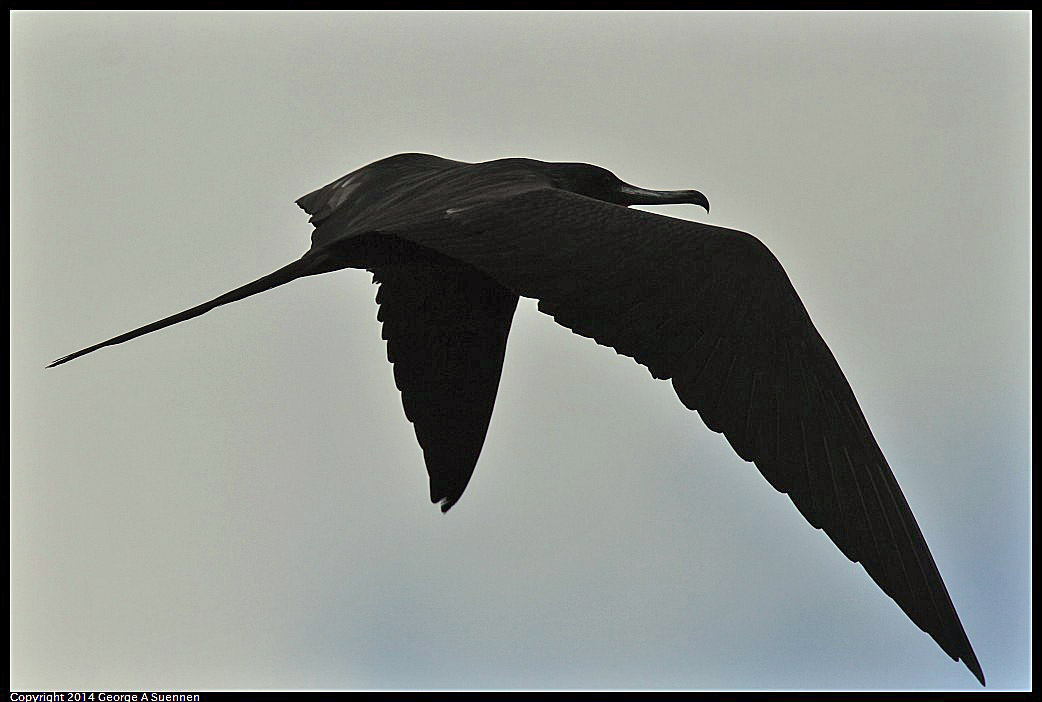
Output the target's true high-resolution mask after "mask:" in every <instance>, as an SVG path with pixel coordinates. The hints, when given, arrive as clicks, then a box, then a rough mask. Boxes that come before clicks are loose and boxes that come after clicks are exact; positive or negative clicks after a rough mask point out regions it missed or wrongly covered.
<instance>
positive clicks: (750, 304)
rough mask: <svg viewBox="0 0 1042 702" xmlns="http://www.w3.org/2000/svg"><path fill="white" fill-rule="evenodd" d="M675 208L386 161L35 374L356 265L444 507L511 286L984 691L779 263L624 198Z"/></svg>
mask: <svg viewBox="0 0 1042 702" xmlns="http://www.w3.org/2000/svg"><path fill="white" fill-rule="evenodd" d="M670 203H690V204H695V205H700V206H702V207H703V208H705V210H706V212H708V211H709V202H708V200H707V199H706V197H705V196H704V195H702V193H700V192H698V191H696V190H674V191H655V190H645V189H643V188H638V187H635V186H632V185H629V184H627V183H624V182H623V181H621V180H619V179H618V178H617V177H616V176H615V175H614V174H613V173H611V172H610V171H608V170H605V169H604V168H600V167H598V166H593V165H589V164H584V163H547V162H543V161H536V160H532V159H524V158H507V159H499V160H495V161H488V162H484V163H465V162H461V161H452V160H449V159H445V158H440V157H437V156H431V155H426V154H398V155H396V156H391V157H388V158H385V159H382V160H379V161H376V162H374V163H371V164H369V165H367V166H364V167H363V168H360V169H358V170H356V171H353V172H351V173H349V174H347V175H345V176H344V177H342V178H340V179H338V180H335V181H333V182H332V183H330V184H329V185H326V186H325V187H323V188H320V189H318V190H315V191H314V192H312V193H309V194H307V195H305V196H303V197H302V198H300V199H299V200H297V204H298V205H299V206H300V207H301V208H302V209H303V210H304V211H305V212H307V213H308V214H309V215H311V219H310V222H311V223H312V224H313V225H314V231H313V232H312V235H311V248H310V250H309V251H308V252H307V253H305V254H304V255H303V256H302V257H301V258H300V259H299V260H297V261H294V262H293V263H290V264H289V265H287V266H284V267H283V268H280V269H279V270H277V271H275V272H274V273H271V274H269V275H266V276H264V277H262V278H259V279H258V280H255V281H253V282H252V283H248V284H247V285H244V286H242V287H240V288H237V289H235V290H232V291H231V292H228V293H225V294H224V295H221V296H220V297H217V298H215V299H213V300H211V301H209V302H206V303H203V304H201V305H198V306H196V307H193V308H191V309H188V310H185V311H183V312H179V313H178V314H175V315H172V316H170V317H167V318H165V319H162V320H159V321H157V322H153V323H152V324H148V325H146V326H143V327H140V328H138V329H135V330H133V331H130V332H127V333H126V334H122V335H120V336H117V337H114V338H112V339H109V340H108V341H104V342H102V343H99V344H95V345H94V346H90V347H88V348H85V349H83V350H81V351H77V352H76V353H73V354H70V355H68V356H65V357H63V358H60V359H58V360H56V361H54V362H53V363H51V364H50V366H49V367H51V366H57V365H60V364H62V363H65V362H67V361H71V360H72V359H74V358H77V357H79V356H82V355H84V354H87V353H90V352H92V351H95V350H97V349H100V348H102V347H104V346H112V345H114V344H120V343H123V342H124V341H128V340H130V339H133V338H135V337H138V336H141V335H142V334H147V333H149V332H153V331H156V330H158V329H162V328H164V327H167V326H170V325H171V324H176V323H177V322H182V321H184V320H186V319H191V318H192V317H196V316H198V315H201V314H203V313H204V312H208V311H209V310H212V309H214V308H215V307H219V306H221V305H225V304H228V303H229V302H235V301H236V300H241V299H243V298H245V297H248V296H250V295H254V294H256V293H259V292H262V291H264V290H268V289H270V288H274V287H276V286H279V285H283V284H284V283H288V282H290V281H291V280H295V279H297V278H301V277H304V276H310V275H316V274H319V273H328V272H331V271H336V270H340V269H343V268H359V269H365V270H368V271H370V272H371V273H372V274H373V280H374V282H376V283H379V285H380V288H379V292H378V293H377V298H376V299H377V303H378V304H379V313H378V319H379V320H380V321H381V322H382V323H383V334H382V335H383V338H384V339H386V340H387V357H388V360H389V361H390V362H391V363H392V364H393V366H394V378H395V383H396V385H397V386H398V388H399V390H401V393H402V403H403V405H404V408H405V416H406V417H407V418H408V419H409V421H410V422H412V423H413V425H414V428H415V431H416V438H417V439H418V440H419V444H420V446H421V448H422V449H423V455H424V460H425V462H426V466H427V472H428V474H429V476H430V494H431V501H432V502H435V503H440V506H441V509H442V511H443V512H444V511H447V510H448V509H449V508H450V507H452V505H454V504H455V503H456V501H457V500H459V498H460V496H461V495H462V494H463V491H464V489H465V488H466V486H467V482H468V481H469V480H470V477H471V474H472V473H473V471H474V467H475V465H476V464H477V460H478V455H479V454H480V452H481V447H482V445H483V443H484V441H485V435H486V433H487V431H488V426H489V420H490V418H491V416H492V407H493V404H494V403H495V399H496V393H497V390H498V387H499V379H500V374H501V372H502V368H503V358H504V353H505V350H506V343H507V335H508V333H509V331H510V324H511V320H512V318H513V315H514V310H515V307H516V306H517V302H518V298H519V296H522V295H523V296H525V297H531V298H535V299H537V300H538V301H539V309H540V310H541V311H542V312H545V313H547V314H549V315H551V316H552V317H553V318H554V319H555V320H556V321H557V322H558V323H560V324H562V325H564V326H565V327H567V328H569V329H571V330H572V331H574V332H575V333H577V334H579V335H582V336H586V337H590V338H592V339H594V340H595V341H596V342H597V343H599V344H602V345H604V346H608V347H611V348H613V349H615V350H616V351H617V352H618V353H620V354H622V355H625V356H630V357H632V358H633V359H635V360H636V361H637V362H638V363H641V364H642V365H644V366H646V367H647V369H648V370H649V371H650V372H651V375H652V376H653V377H654V378H658V379H663V380H666V379H668V380H671V382H672V385H673V388H674V389H675V390H676V393H677V395H678V396H679V398H680V400H681V402H683V404H684V405H685V406H686V407H688V408H689V409H692V410H697V411H698V413H699V415H700V416H701V418H702V420H703V421H704V422H705V424H706V426H708V427H709V428H710V429H711V430H713V431H715V432H720V433H723V434H724V436H725V437H726V438H727V440H728V441H729V442H730V444H731V446H732V447H733V448H734V450H735V452H736V453H737V454H738V455H739V456H740V457H741V458H743V459H744V460H746V461H752V462H753V463H755V464H756V467H757V468H758V469H759V470H760V472H761V473H762V474H763V476H764V477H765V478H766V479H767V481H768V482H769V483H770V484H771V485H772V486H773V487H774V488H775V489H776V490H779V491H781V492H784V493H786V494H788V496H789V497H790V498H791V499H792V501H793V503H794V504H795V505H796V508H797V509H798V510H799V512H800V513H801V514H802V515H803V516H804V517H805V518H806V519H807V521H808V522H810V523H811V525H812V526H814V527H815V528H818V529H823V530H824V531H825V533H826V534H827V535H828V536H829V538H831V539H832V541H833V542H834V543H835V544H836V546H838V547H839V549H840V550H841V551H842V552H843V554H844V555H846V556H847V558H849V559H850V560H851V561H854V562H859V563H861V565H862V566H863V567H864V568H865V570H866V571H868V574H869V575H870V576H871V577H872V579H873V580H874V581H875V582H876V584H878V585H879V587H880V588H882V589H883V592H885V593H886V594H888V595H889V596H890V597H891V598H893V599H894V601H895V602H897V604H898V605H899V606H900V607H901V609H902V610H904V612H905V613H906V614H907V615H908V616H909V617H910V618H911V620H912V621H913V622H915V624H916V625H918V626H919V628H920V629H922V630H923V631H925V632H926V633H928V634H929V635H930V636H932V637H933V639H934V640H935V641H936V642H937V643H938V644H939V645H940V647H941V648H942V649H943V650H944V652H945V653H947V654H948V655H949V656H951V657H952V658H953V659H954V660H960V659H961V660H962V661H963V663H964V664H965V665H966V666H967V668H969V670H970V671H971V672H972V673H973V674H974V675H975V676H976V677H977V679H978V680H979V681H980V683H981V684H982V685H983V684H984V674H983V672H982V670H981V667H980V664H979V663H978V662H977V657H976V655H975V654H974V652H973V648H972V646H971V645H970V641H969V639H968V638H967V636H966V633H965V631H964V630H963V627H962V623H961V622H960V621H959V616H958V614H957V613H956V611H955V607H954V605H953V604H952V601H951V598H950V597H949V595H948V591H947V589H946V588H945V586H944V582H943V581H942V580H941V575H940V572H939V571H938V570H937V566H936V564H935V563H934V560H933V557H932V556H931V555H930V550H929V548H928V547H927V545H926V541H925V539H924V538H923V535H922V532H921V531H920V530H919V526H918V525H917V524H916V521H915V518H914V517H913V516H912V511H911V509H910V508H909V507H908V503H907V502H906V501H905V498H904V495H903V494H902V493H901V489H900V487H899V486H898V484H897V480H896V479H895V477H894V474H893V472H892V471H891V470H890V467H889V465H888V464H887V461H886V459H885V458H884V457H883V453H882V451H881V450H880V448H879V446H878V444H877V443H876V441H875V439H874V438H873V436H872V432H871V430H870V429H869V426H868V423H867V421H866V420H865V417H864V415H863V414H862V411H861V408H860V407H859V406H858V403H857V400H856V399H855V398H854V393H853V392H852V390H851V389H850V385H849V384H848V383H847V380H846V378H845V377H844V375H843V372H842V371H841V370H840V367H839V365H838V363H837V362H836V359H835V358H834V357H833V355H832V352H831V351H830V350H829V348H828V346H826V344H825V342H824V340H823V339H822V338H821V336H820V335H819V334H818V331H817V329H815V327H814V324H813V323H812V322H811V319H810V317H809V316H808V314H807V310H806V309H805V308H804V305H803V303H802V301H801V300H800V298H799V296H798V295H797V294H796V291H795V290H794V289H793V287H792V284H791V283H790V281H789V278H788V276H787V275H786V273H785V271H784V270H783V269H782V266H781V264H780V263H779V262H778V260H777V259H776V258H775V256H774V255H773V254H772V253H771V252H770V251H769V250H768V248H767V247H766V246H765V245H764V244H763V243H761V242H760V241H759V240H758V239H756V238H755V237H753V236H751V235H749V234H746V233H743V232H739V231H735V230H732V229H724V228H721V227H715V226H710V225H707V224H701V223H697V222H691V221H687V220H681V219H675V218H672V217H665V216H661V215H658V214H652V213H649V212H645V211H641V210H632V209H629V206H630V205H651V204H670Z"/></svg>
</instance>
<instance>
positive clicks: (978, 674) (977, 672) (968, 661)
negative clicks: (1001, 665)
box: [962, 650, 988, 687]
mask: <svg viewBox="0 0 1042 702" xmlns="http://www.w3.org/2000/svg"><path fill="white" fill-rule="evenodd" d="M962 662H963V664H964V665H965V666H966V667H967V668H969V669H970V672H971V673H973V677H975V678H977V681H978V682H980V684H981V687H987V686H988V685H987V683H986V682H984V670H983V669H982V668H981V667H980V663H979V662H978V661H977V656H975V655H974V654H973V651H972V650H971V651H970V653H969V655H966V656H963V657H962Z"/></svg>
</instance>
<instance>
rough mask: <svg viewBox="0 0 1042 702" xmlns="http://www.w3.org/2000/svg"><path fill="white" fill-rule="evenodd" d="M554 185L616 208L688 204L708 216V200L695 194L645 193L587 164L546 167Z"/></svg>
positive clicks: (609, 172) (689, 192) (688, 192)
mask: <svg viewBox="0 0 1042 702" xmlns="http://www.w3.org/2000/svg"><path fill="white" fill-rule="evenodd" d="M550 165H551V166H552V168H551V169H550V175H551V177H552V178H553V180H554V184H555V185H556V186H557V187H559V188H561V189H562V190H568V191H571V192H573V193H578V194H579V195H585V196H586V197H592V198H596V199H597V200H603V201H604V202H611V203H614V204H616V205H623V206H629V205H671V204H681V203H688V204H692V205H699V206H700V207H704V208H705V211H706V212H709V200H708V199H707V198H706V196H705V195H703V194H702V193H700V192H698V191H697V190H647V189H645V188H638V187H637V186H635V185H630V184H629V183H626V182H623V181H621V180H619V179H618V178H617V177H616V176H615V174H614V173H612V172H611V171H609V170H607V169H606V168H601V167H600V166H593V165H590V164H588V163H554V164H550Z"/></svg>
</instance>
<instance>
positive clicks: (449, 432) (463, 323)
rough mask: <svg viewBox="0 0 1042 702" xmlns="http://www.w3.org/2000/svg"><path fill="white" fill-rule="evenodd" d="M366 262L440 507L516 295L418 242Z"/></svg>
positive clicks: (461, 466)
mask: <svg viewBox="0 0 1042 702" xmlns="http://www.w3.org/2000/svg"><path fill="white" fill-rule="evenodd" d="M410 248H412V249H414V250H412V251H409V252H408V254H409V255H406V256H399V257H397V260H393V261H388V262H385V263H383V264H382V265H378V266H370V270H371V271H372V272H373V282H376V283H379V284H380V290H379V292H378V293H377V295H376V301H377V302H378V303H379V305H380V312H379V314H378V319H379V320H380V321H381V322H382V323H383V338H384V339H386V340H387V359H388V360H389V361H390V362H391V363H393V364H394V381H395V384H396V385H397V386H398V389H399V390H400V391H401V393H402V405H403V406H404V408H405V416H406V418H407V419H408V420H409V421H410V422H412V423H413V428H414V429H415V430H416V439H417V440H418V441H419V443H420V448H422V449H423V457H424V462H425V463H426V465H427V473H428V475H429V477H430V489H431V501H432V502H440V503H441V510H442V511H443V512H444V511H447V510H448V509H449V508H450V507H452V505H454V504H455V503H456V501H457V500H458V499H459V498H460V495H462V494H463V490H464V489H465V488H466V487H467V483H468V481H469V480H470V476H471V474H472V473H473V472H474V466H475V465H476V464H477V461H478V455H479V454H480V453H481V447H482V445H483V444H484V442H485V434H486V432H487V431H488V425H489V421H490V419H491V418H492V407H493V405H494V404H495V402H496V394H497V391H498V389H499V378H500V374H501V373H502V371H503V356H504V354H505V353H506V344H507V335H508V334H509V333H510V322H511V320H512V319H513V316H514V308H515V307H516V306H517V295H516V294H515V293H514V292H512V291H511V290H508V289H506V288H504V287H503V286H502V285H500V284H499V283H497V282H496V281H495V280H493V279H492V278H490V277H489V276H488V275H486V274H485V273H482V272H481V271H479V270H476V269H474V268H473V267H471V266H469V265H467V264H465V263H461V262H458V261H452V260H450V259H447V258H445V257H443V256H438V255H436V254H434V253H433V252H431V251H429V250H427V249H423V248H421V247H419V246H415V247H410Z"/></svg>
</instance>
